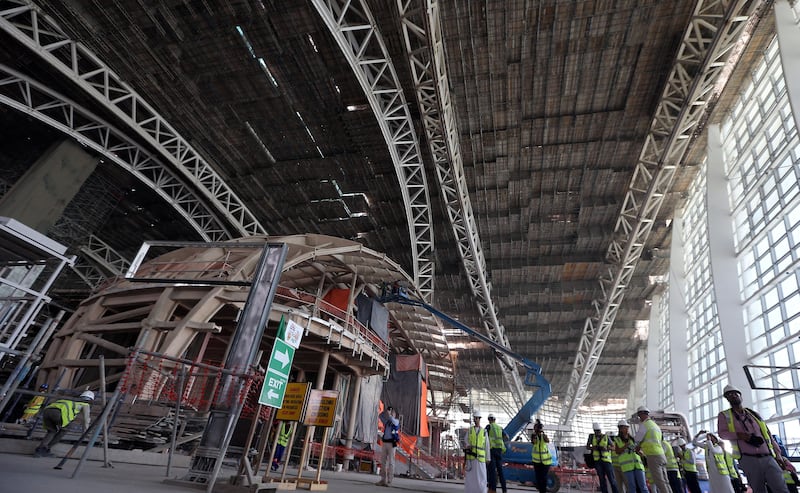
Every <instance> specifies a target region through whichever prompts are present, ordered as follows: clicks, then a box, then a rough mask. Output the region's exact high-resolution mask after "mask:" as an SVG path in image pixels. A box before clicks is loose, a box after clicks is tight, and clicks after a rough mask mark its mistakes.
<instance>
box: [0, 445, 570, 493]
mask: <svg viewBox="0 0 800 493" xmlns="http://www.w3.org/2000/svg"><path fill="white" fill-rule="evenodd" d="M59 460H60V459H58V458H34V457H32V456H30V455H21V454H8V453H2V452H0V493H22V492H31V491H33V492H38V491H58V492H59V493H94V492H98V493H143V492H147V493H177V492H192V491H205V487H204V486H197V487H194V488H193V487H191V486H186V485H175V484H168V483H165V482H164V480H165V479H167V477H166V468H165V467H163V466H145V465H138V464H128V463H115V464H113V466H114V467H113V468H104V467H103V463H102V462H96V461H88V462H86V463H85V464H84V465H83V467H82V469H81V470H80V472H79V474H78V475H77V476H76V478H75V479H70V476H71V475H72V474H73V473H74V471H75V466H76V465H77V464H78V461H77V460H69V461H67V462H66V464H65V465H64V468H63V469H61V470H56V469H53V467H54V466H55V465H57V464H58V462H59ZM185 473H186V468H175V467H173V468H172V470H171V474H170V476H171V477H172V478H177V479H180V478H182V477H183V476H184V474H185ZM234 473H235V471H234V470H232V469H227V468H223V471H222V473H221V474H220V478H224V479H227V478H229V477H230V476H231V475H233V474H234ZM289 475H290V476H291V477H297V470H296V469H294V470H292V469H290V470H289ZM303 477H304V478H311V479H313V478H314V473H313V472H312V471H306V472H304V474H303ZM321 479H322V480H323V481H327V490H326V491H328V492H330V493H379V492H381V491H383V492H388V491H390V490H399V491H406V490H407V491H415V492H429V493H459V492H463V491H464V484H463V482H461V481H447V480H422V479H411V478H405V477H396V478H395V479H394V481H393V482H392V486H391V487H389V488H387V487H380V486H376V485H375V483H376V482H377V481H378V480H379V477H378V476H377V475H375V474H369V473H359V472H346V471H340V472H335V471H323V472H322V476H321ZM226 482H227V481H219V482H218V484H219V485H220V486H222V483H226ZM498 490H499V488H498ZM215 491H225V489H224V486H223V487H222V488H219V489H216V488H215ZM241 491H247V490H246V489H244V490H241ZM281 491H282V490H280V489H279V490H278V493H280V492H281ZM298 491H303V489H302V488H298ZM509 491H510V492H533V493H535V492H536V489H535V488H531V487H521V486H520V487H518V488H515V487H513V486H511V487H509ZM569 491H570V489H569V488H562V489H561V491H560V492H559V493H568V492H569ZM571 491H577V490H574V489H572V490H571Z"/></svg>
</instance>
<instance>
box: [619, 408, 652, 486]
mask: <svg viewBox="0 0 800 493" xmlns="http://www.w3.org/2000/svg"><path fill="white" fill-rule="evenodd" d="M617 428H618V429H619V435H618V436H616V437H615V438H614V448H615V452H616V453H617V454H618V458H619V467H620V469H621V470H622V474H623V475H624V476H625V482H626V483H627V488H628V491H629V492H630V493H636V492H637V490H638V492H639V493H650V490H649V489H648V488H647V481H646V480H645V473H644V464H642V459H641V457H639V454H637V453H636V441H635V440H634V439H633V437H632V436H631V435H630V433H629V431H630V425H629V424H628V422H627V421H626V420H624V419H623V420H621V421H620V422H619V423H618V424H617Z"/></svg>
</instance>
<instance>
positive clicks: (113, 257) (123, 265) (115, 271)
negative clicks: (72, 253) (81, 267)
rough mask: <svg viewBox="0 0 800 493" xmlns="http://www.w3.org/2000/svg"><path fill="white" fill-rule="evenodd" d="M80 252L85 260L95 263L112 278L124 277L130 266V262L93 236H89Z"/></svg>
mask: <svg viewBox="0 0 800 493" xmlns="http://www.w3.org/2000/svg"><path fill="white" fill-rule="evenodd" d="M80 250H81V252H83V254H84V255H85V256H86V257H87V258H89V259H91V261H93V262H95V263H97V264H98V265H99V266H101V267H102V268H103V269H104V270H106V271H108V273H109V274H111V275H112V276H120V277H121V276H124V275H125V273H126V272H127V271H128V267H130V265H131V262H130V260H128V259H126V258H124V257H123V256H122V255H120V254H119V253H118V252H117V251H116V250H114V249H113V248H111V246H109V245H108V244H107V243H106V242H104V241H103V240H101V239H100V238H98V237H96V236H95V235H89V238H88V240H87V241H86V243H85V244H83V245H81V247H80Z"/></svg>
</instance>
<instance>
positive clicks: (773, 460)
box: [717, 384, 789, 493]
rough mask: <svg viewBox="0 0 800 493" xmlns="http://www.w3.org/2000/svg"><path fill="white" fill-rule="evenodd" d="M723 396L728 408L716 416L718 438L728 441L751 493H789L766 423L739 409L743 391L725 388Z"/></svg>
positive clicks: (748, 410)
mask: <svg viewBox="0 0 800 493" xmlns="http://www.w3.org/2000/svg"><path fill="white" fill-rule="evenodd" d="M722 395H723V396H725V399H727V400H728V403H729V404H730V405H731V407H730V409H726V410H724V411H722V412H721V413H719V414H718V415H717V435H719V436H720V437H721V438H724V439H725V440H728V441H730V442H731V448H732V449H733V458H734V459H738V460H739V466H740V467H741V468H742V470H743V471H744V474H745V476H747V482H748V483H749V484H750V488H752V490H753V493H765V492H766V491H767V488H766V487H767V486H769V490H770V492H771V493H788V491H789V490H788V488H787V487H786V483H785V482H784V480H783V471H782V470H781V468H780V466H779V465H778V464H782V463H783V456H781V449H780V448H779V447H778V444H777V443H775V440H774V439H773V438H772V434H771V433H770V432H769V429H767V424H766V423H764V420H763V419H762V418H761V416H760V415H759V414H758V413H757V412H755V411H753V410H752V409H749V408H746V407H743V406H742V392H741V391H740V390H739V389H738V388H736V387H734V386H733V385H730V384H729V385H726V386H725V388H724V389H723V391H722Z"/></svg>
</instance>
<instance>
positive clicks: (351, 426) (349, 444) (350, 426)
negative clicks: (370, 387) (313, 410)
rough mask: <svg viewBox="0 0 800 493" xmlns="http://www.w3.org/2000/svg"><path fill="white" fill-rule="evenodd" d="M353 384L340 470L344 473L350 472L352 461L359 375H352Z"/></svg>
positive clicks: (359, 392) (358, 397) (360, 379)
mask: <svg viewBox="0 0 800 493" xmlns="http://www.w3.org/2000/svg"><path fill="white" fill-rule="evenodd" d="M352 379H353V383H352V385H350V392H351V394H350V410H349V413H350V416H349V418H350V419H348V420H347V435H346V437H345V442H344V448H345V452H344V460H343V461H342V469H344V470H345V471H349V470H350V461H351V460H353V435H355V428H356V411H358V401H359V399H360V398H361V383H362V380H363V378H362V377H361V375H358V374H354V375H353V377H352Z"/></svg>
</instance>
